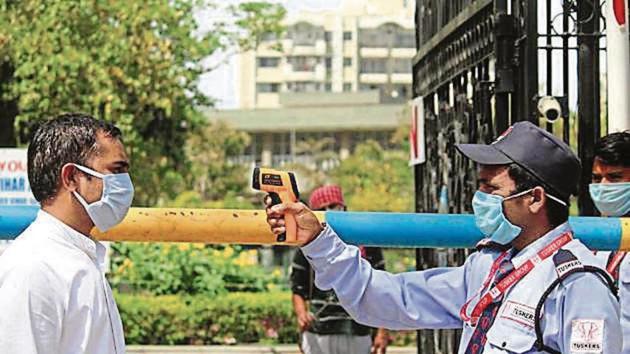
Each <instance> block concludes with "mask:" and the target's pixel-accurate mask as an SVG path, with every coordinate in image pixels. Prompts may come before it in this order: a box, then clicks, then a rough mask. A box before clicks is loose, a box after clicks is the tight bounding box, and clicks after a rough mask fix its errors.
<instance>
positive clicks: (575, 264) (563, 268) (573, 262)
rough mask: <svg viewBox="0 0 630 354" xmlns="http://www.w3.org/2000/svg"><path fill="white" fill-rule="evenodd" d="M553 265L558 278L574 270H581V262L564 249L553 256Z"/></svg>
mask: <svg viewBox="0 0 630 354" xmlns="http://www.w3.org/2000/svg"><path fill="white" fill-rule="evenodd" d="M553 263H554V265H555V266H556V273H558V277H559V278H561V277H562V276H564V275H565V274H567V273H568V272H570V271H572V270H574V269H580V268H582V262H580V260H578V259H577V257H576V256H575V255H574V254H573V253H572V252H571V251H569V250H565V249H561V250H559V251H558V252H557V253H556V254H555V255H553Z"/></svg>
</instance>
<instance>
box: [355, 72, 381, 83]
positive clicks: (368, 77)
mask: <svg viewBox="0 0 630 354" xmlns="http://www.w3.org/2000/svg"><path fill="white" fill-rule="evenodd" d="M359 81H360V82H361V83H362V84H384V83H387V74H359Z"/></svg>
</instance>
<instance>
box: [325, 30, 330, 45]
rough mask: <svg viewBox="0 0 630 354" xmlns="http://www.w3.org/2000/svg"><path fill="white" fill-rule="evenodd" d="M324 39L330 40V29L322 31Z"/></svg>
mask: <svg viewBox="0 0 630 354" xmlns="http://www.w3.org/2000/svg"><path fill="white" fill-rule="evenodd" d="M324 40H325V41H326V42H330V41H332V32H330V31H326V32H324Z"/></svg>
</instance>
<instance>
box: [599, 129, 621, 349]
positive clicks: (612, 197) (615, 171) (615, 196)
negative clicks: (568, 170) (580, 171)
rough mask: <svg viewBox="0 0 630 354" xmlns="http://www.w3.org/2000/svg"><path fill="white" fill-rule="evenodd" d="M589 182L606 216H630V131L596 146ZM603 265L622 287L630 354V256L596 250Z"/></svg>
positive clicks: (609, 137)
mask: <svg viewBox="0 0 630 354" xmlns="http://www.w3.org/2000/svg"><path fill="white" fill-rule="evenodd" d="M594 155H595V159H594V161H593V169H592V180H591V182H592V183H591V184H590V185H589V190H590V193H591V198H592V199H593V202H594V204H595V207H597V209H598V210H599V212H600V213H601V214H602V215H604V216H617V217H619V216H626V217H628V216H630V132H627V131H626V132H620V133H612V134H609V135H606V136H605V137H603V138H602V139H601V140H600V141H599V142H598V143H597V144H596V145H595V154H594ZM597 258H598V259H599V260H600V262H601V263H600V264H601V266H602V267H606V270H607V271H608V272H609V273H610V274H611V275H612V277H613V278H614V280H615V282H616V283H617V286H618V287H619V303H620V305H621V328H622V331H623V334H624V338H626V340H624V343H623V353H625V354H630V257H628V256H627V253H626V252H621V251H614V252H597Z"/></svg>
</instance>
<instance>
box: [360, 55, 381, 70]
mask: <svg viewBox="0 0 630 354" xmlns="http://www.w3.org/2000/svg"><path fill="white" fill-rule="evenodd" d="M360 72H361V73H362V74H385V73H387V59H382V58H378V59H377V58H362V59H361V70H360Z"/></svg>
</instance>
